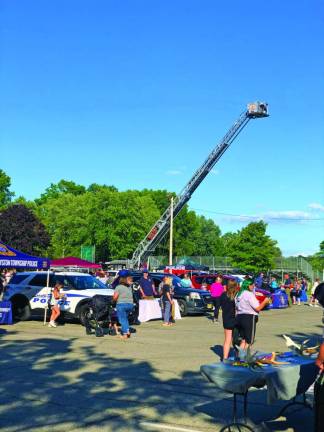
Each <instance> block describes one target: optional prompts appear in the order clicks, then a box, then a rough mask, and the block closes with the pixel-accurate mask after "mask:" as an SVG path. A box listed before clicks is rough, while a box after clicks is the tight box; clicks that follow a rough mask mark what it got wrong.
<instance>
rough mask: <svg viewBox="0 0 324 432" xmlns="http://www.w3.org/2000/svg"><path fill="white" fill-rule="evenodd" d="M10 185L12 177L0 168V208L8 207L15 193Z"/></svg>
mask: <svg viewBox="0 0 324 432" xmlns="http://www.w3.org/2000/svg"><path fill="white" fill-rule="evenodd" d="M10 186H11V179H10V177H9V176H8V175H7V174H6V173H5V172H4V171H3V170H2V169H0V209H1V208H4V207H6V206H7V205H8V204H9V203H10V201H11V199H12V198H13V196H14V195H15V194H14V193H13V192H11V191H10Z"/></svg>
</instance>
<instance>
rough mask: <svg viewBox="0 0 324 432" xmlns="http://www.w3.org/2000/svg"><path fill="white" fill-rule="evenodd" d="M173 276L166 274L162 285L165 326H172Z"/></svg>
mask: <svg viewBox="0 0 324 432" xmlns="http://www.w3.org/2000/svg"><path fill="white" fill-rule="evenodd" d="M171 287H172V278H170V277H169V276H166V277H165V278H164V282H163V286H162V296H161V300H162V310H163V324H162V325H163V326H171V325H172V323H171V322H170V320H171V309H172V305H173V297H172V290H171Z"/></svg>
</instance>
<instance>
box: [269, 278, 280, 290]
mask: <svg viewBox="0 0 324 432" xmlns="http://www.w3.org/2000/svg"><path fill="white" fill-rule="evenodd" d="M278 288H279V286H278V283H277V280H276V278H275V277H274V276H272V278H271V282H270V291H271V292H275V291H277V289H278Z"/></svg>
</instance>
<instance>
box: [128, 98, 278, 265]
mask: <svg viewBox="0 0 324 432" xmlns="http://www.w3.org/2000/svg"><path fill="white" fill-rule="evenodd" d="M268 115H269V114H268V104H267V103H265V102H253V103H249V104H248V105H247V109H246V111H244V112H243V113H242V114H241V115H240V116H239V118H238V119H237V120H236V122H235V123H234V124H233V125H232V127H231V128H230V129H229V131H228V132H227V134H226V135H225V136H224V138H223V139H222V140H221V142H220V143H219V144H218V145H217V146H216V147H215V148H214V149H213V150H212V151H211V153H210V154H209V156H208V158H207V159H206V160H205V161H204V163H203V164H202V165H201V166H200V167H199V168H198V170H197V171H196V172H195V173H194V175H193V176H192V177H191V179H190V180H189V182H188V183H187V184H186V186H185V187H184V188H183V189H182V191H181V192H180V193H179V194H178V195H177V196H176V197H175V198H174V202H173V218H175V217H176V216H177V215H178V214H179V213H180V211H181V210H182V209H183V207H184V206H185V205H186V203H187V202H188V201H189V200H190V198H191V196H192V194H193V192H194V191H195V190H196V189H197V187H198V186H199V185H200V183H201V182H202V181H203V180H204V178H205V177H206V176H207V174H208V173H209V172H210V171H211V170H212V168H213V167H214V166H215V164H216V163H217V162H218V161H219V159H220V158H221V157H222V155H223V154H224V153H225V151H226V150H227V149H228V148H229V146H230V145H231V144H232V142H233V141H234V140H235V138H236V137H237V136H238V134H239V133H240V132H241V131H242V130H243V129H244V128H245V126H246V125H247V124H248V122H249V121H250V120H251V119H256V118H261V117H268ZM171 210H172V209H171V205H170V206H169V207H168V208H167V209H166V210H165V212H164V213H163V214H162V216H161V217H160V219H159V220H158V221H157V222H156V223H155V224H154V225H153V227H152V228H151V229H150V231H149V233H148V234H147V235H146V236H145V238H144V239H143V240H142V241H141V242H140V243H139V245H138V246H137V248H136V250H135V251H134V253H133V256H132V259H131V260H130V266H131V267H132V268H140V267H141V265H142V264H144V263H145V262H146V261H147V260H148V258H149V256H150V255H152V254H153V253H154V251H155V249H156V247H157V246H158V245H159V243H160V242H161V241H162V239H163V238H164V237H165V235H166V234H167V233H168V231H169V229H170V221H171Z"/></svg>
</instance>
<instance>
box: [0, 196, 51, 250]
mask: <svg viewBox="0 0 324 432" xmlns="http://www.w3.org/2000/svg"><path fill="white" fill-rule="evenodd" d="M0 239H1V241H3V242H4V243H7V244H8V245H9V246H12V247H13V248H15V249H19V250H21V251H22V252H25V253H29V254H34V255H38V254H39V253H42V252H44V251H45V250H46V249H47V247H48V246H49V243H50V238H49V235H48V233H47V231H46V229H45V227H44V225H43V224H42V223H41V222H40V221H39V220H38V219H37V217H36V216H35V215H34V213H33V212H32V210H30V209H29V208H27V207H25V206H24V205H22V204H14V205H10V206H9V207H8V208H7V209H5V210H4V211H2V212H1V213H0Z"/></svg>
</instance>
